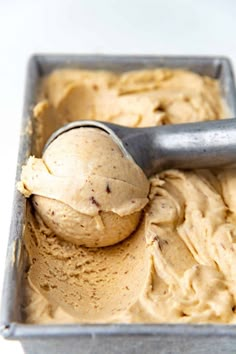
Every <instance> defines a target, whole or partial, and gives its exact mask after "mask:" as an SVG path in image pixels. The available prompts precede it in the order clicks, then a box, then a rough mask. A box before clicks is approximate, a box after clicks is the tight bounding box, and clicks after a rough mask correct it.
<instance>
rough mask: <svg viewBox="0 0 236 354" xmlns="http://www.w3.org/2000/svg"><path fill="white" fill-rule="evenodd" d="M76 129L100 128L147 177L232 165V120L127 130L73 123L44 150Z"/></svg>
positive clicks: (235, 126) (235, 127)
mask: <svg viewBox="0 0 236 354" xmlns="http://www.w3.org/2000/svg"><path fill="white" fill-rule="evenodd" d="M79 127H93V128H98V129H102V130H104V131H105V132H107V133H108V134H110V136H111V137H112V139H113V140H114V141H115V142H116V143H117V144H118V145H119V147H120V149H121V150H122V151H123V153H124V154H125V156H127V157H128V158H129V159H133V160H134V161H135V162H136V163H137V164H138V165H139V166H140V167H141V168H142V169H143V171H144V172H145V174H146V175H147V176H148V177H149V176H151V175H153V174H154V173H156V172H159V171H161V170H164V169H168V168H182V169H193V168H211V167H222V166H227V165H231V164H233V163H235V162H236V120H235V119H225V120H219V121H218V120H214V121H207V122H201V123H188V124H178V125H165V126H158V127H149V128H128V127H125V126H120V125H116V124H112V123H107V122H106V123H104V122H100V121H86V120H84V121H75V122H72V123H69V124H67V125H65V126H64V127H62V128H60V129H58V130H57V131H55V132H54V133H53V134H52V135H51V137H50V138H49V140H48V141H47V144H46V146H45V148H47V147H48V146H49V145H50V144H51V143H52V141H53V140H55V139H56V138H57V137H58V136H59V135H61V134H63V133H65V132H67V131H69V130H71V129H75V128H79Z"/></svg>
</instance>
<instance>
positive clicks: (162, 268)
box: [24, 69, 236, 323]
mask: <svg viewBox="0 0 236 354" xmlns="http://www.w3.org/2000/svg"><path fill="white" fill-rule="evenodd" d="M226 117H229V114H228V113H227V111H226V109H225V107H224V105H223V103H222V100H221V95H220V90H219V85H218V82H217V81H215V80H213V79H210V78H208V77H204V76H203V77H201V76H199V75H197V74H194V73H191V72H188V71H182V70H169V69H155V70H141V71H136V72H129V73H124V74H113V73H109V72H99V71H97V72H93V71H83V70H58V71H55V72H53V73H52V74H51V75H49V76H48V77H47V78H46V79H45V80H44V81H43V83H42V90H41V95H40V98H39V103H38V104H37V105H36V107H35V108H34V123H35V129H36V130H35V134H36V140H35V145H34V148H33V154H34V155H35V156H36V157H40V156H41V152H42V148H43V145H44V144H45V142H46V140H47V139H48V137H49V135H50V134H51V133H52V132H53V131H54V130H55V129H57V128H58V127H60V126H62V125H64V124H65V123H67V122H70V121H73V120H77V119H99V120H104V121H109V122H114V123H118V124H124V125H128V126H132V127H136V126H139V127H141V126H155V125H160V124H172V123H183V122H193V121H203V120H211V119H221V118H226ZM150 185H151V188H150V193H149V200H150V202H149V203H148V204H147V205H146V207H145V208H144V212H143V214H144V215H143V218H142V219H141V221H140V224H139V225H138V228H137V229H136V231H135V232H134V233H133V234H132V235H131V236H130V237H128V238H127V239H125V240H124V241H122V242H119V243H117V244H116V245H113V246H109V247H104V248H86V247H83V246H79V245H76V244H73V243H70V242H67V241H64V240H62V239H61V238H60V237H58V236H57V234H56V233H54V232H53V231H52V230H51V229H50V228H49V227H47V226H46V225H45V223H44V222H43V221H42V218H41V217H40V216H39V215H38V213H35V209H34V207H33V205H32V203H30V202H28V203H27V216H26V220H27V222H26V227H25V232H24V241H25V246H26V249H27V254H28V258H29V270H28V271H27V279H26V293H25V300H24V314H25V318H26V322H28V323H73V322H75V323H111V322H116V323H119V322H125V323H140V322H145V323H163V322H169V323H235V322H236V313H235V311H236V310H235V309H236V246H235V245H236V243H235V242H236V236H235V229H236V227H235V226H236V225H235V223H236V202H235V201H236V188H235V186H236V172H235V170H233V169H228V170H217V171H208V170H197V171H188V172H187V171H178V170H168V171H164V172H162V173H160V174H158V175H155V176H153V177H152V178H151V179H150Z"/></svg>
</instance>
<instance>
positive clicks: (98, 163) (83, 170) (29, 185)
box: [19, 128, 149, 247]
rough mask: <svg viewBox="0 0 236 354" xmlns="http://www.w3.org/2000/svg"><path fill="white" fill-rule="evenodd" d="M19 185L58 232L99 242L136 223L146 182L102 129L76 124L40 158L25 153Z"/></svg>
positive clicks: (91, 243)
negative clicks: (24, 162)
mask: <svg viewBox="0 0 236 354" xmlns="http://www.w3.org/2000/svg"><path fill="white" fill-rule="evenodd" d="M19 189H20V190H21V191H22V193H24V195H25V196H27V197H29V196H30V195H33V205H34V207H35V209H36V211H37V212H38V214H39V215H40V216H41V218H42V220H43V221H44V222H45V224H46V225H47V226H48V227H49V228H50V229H51V230H52V231H53V232H55V233H56V234H57V235H58V236H60V237H62V238H63V239H65V240H67V241H70V242H73V243H76V244H78V245H84V246H87V247H103V246H109V245H113V244H115V243H117V242H119V241H121V240H123V239H124V238H126V237H128V236H129V235H130V234H131V233H132V232H133V231H134V230H135V229H136V227H137V225H138V222H139V219H140V216H141V211H142V209H143V208H144V206H145V205H146V204H147V202H148V198H147V196H148V192H149V182H148V180H147V178H146V176H145V175H144V173H143V171H142V170H141V169H140V168H139V166H137V165H136V163H135V162H134V161H133V160H132V159H131V158H130V159H129V158H128V157H126V156H125V155H124V154H123V152H122V151H121V150H120V148H119V147H118V145H117V144H116V143H115V142H114V141H113V140H112V138H111V137H110V136H109V135H108V134H107V133H105V132H103V131H102V130H99V129H96V128H95V129H94V128H79V129H73V130H70V131H68V132H66V133H64V134H62V135H60V136H59V137H58V138H57V139H56V140H54V141H53V142H52V143H51V144H50V145H49V147H48V148H47V149H46V151H45V153H44V154H43V157H42V159H36V158H34V157H30V158H29V160H28V162H27V164H26V166H23V169H22V175H21V183H20V184H19Z"/></svg>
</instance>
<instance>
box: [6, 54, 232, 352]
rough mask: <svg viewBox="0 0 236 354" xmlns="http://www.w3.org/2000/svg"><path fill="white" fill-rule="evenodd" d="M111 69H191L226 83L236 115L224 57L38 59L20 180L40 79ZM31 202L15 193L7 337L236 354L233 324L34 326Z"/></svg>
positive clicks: (107, 348) (39, 344)
mask: <svg viewBox="0 0 236 354" xmlns="http://www.w3.org/2000/svg"><path fill="white" fill-rule="evenodd" d="M62 67H68V68H76V67H80V68H85V69H107V70H112V71H115V72H123V71H127V70H137V69H143V68H156V67H170V68H184V69H190V70H192V71H194V72H197V73H199V74H203V75H209V76H211V77H214V78H217V79H219V81H220V85H221V90H222V95H223V97H224V98H225V101H226V103H227V105H228V107H229V109H230V116H231V117H236V90H235V85H234V77H233V71H232V66H231V64H230V61H229V60H228V59H227V58H222V57H174V56H103V55H35V56H33V57H32V58H31V59H30V61H29V65H28V69H27V81H26V92H25V102H24V112H23V121H22V132H21V140H20V147H19V158H18V166H17V176H16V180H19V178H20V171H21V166H22V164H23V163H24V162H25V160H26V158H27V157H28V156H29V154H30V152H31V149H32V146H33V144H32V142H33V136H34V134H30V133H29V132H30V129H29V127H30V124H31V117H32V107H33V105H34V103H35V100H36V93H37V87H38V83H39V80H40V78H41V77H42V76H44V75H47V74H48V73H50V72H51V71H52V70H53V69H56V68H62ZM24 212H25V200H24V198H23V197H22V196H21V195H20V193H18V192H17V191H16V192H15V199H14V204H13V214H12V221H11V229H10V237H9V243H8V250H7V259H6V272H5V282H4V287H3V296H2V310H1V333H2V335H3V336H4V337H5V338H7V339H11V340H20V341H21V343H22V346H23V348H24V350H25V353H28V354H45V353H51V354H53V353H55V354H64V353H68V352H69V353H70V354H74V353H83V354H84V353H94V354H99V353H101V354H105V353H109V354H111V353H119V354H120V353H144V352H146V353H175V354H177V353H195V354H200V353H209V352H212V351H213V352H214V353H215V354H217V353H235V350H236V349H235V348H236V327H235V326H233V325H189V324H182V325H169V324H157V325H155V324H152V325H148V324H107V325H80V324H71V325H70V324H68V325H30V324H24V323H23V320H22V316H21V305H22V298H23V286H22V275H23V269H24V250H23V246H22V230H23V227H24Z"/></svg>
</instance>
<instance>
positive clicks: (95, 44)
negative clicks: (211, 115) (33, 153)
mask: <svg viewBox="0 0 236 354" xmlns="http://www.w3.org/2000/svg"><path fill="white" fill-rule="evenodd" d="M35 52H37V53H39V52H40V53H41V52H43V53H55V52H60V53H118V54H122V53H127V54H128V53H140V54H142V53H146V54H199V55H201V54H212V55H214V54H220V55H225V56H229V57H230V58H231V59H232V61H233V62H234V63H236V1H234V0H198V1H193V0H163V1H161V0H159V1H158V0H156V1H155V0H117V1H115V0H100V1H99V0H97V1H96V0H78V1H75V0H74V1H73V0H66V1H59V0H38V1H33V0H32V1H30V0H28V1H27V0H22V1H17V0H0V123H1V127H0V187H1V198H0V222H1V224H0V227H1V234H0V238H1V241H0V242H1V243H0V291H1V288H2V281H3V269H4V261H5V252H6V246H7V239H8V232H9V225H10V216H11V207H12V196H13V190H14V177H15V169H16V157H17V148H18V138H19V128H20V119H21V112H22V102H23V87H24V78H25V66H26V62H27V59H28V57H29V56H30V54H31V53H35ZM68 349H69V348H68ZM10 352H11V353H18V354H21V353H23V351H22V349H21V347H20V344H19V343H17V342H8V341H5V340H3V339H2V338H1V337H0V353H1V354H5V353H10Z"/></svg>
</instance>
